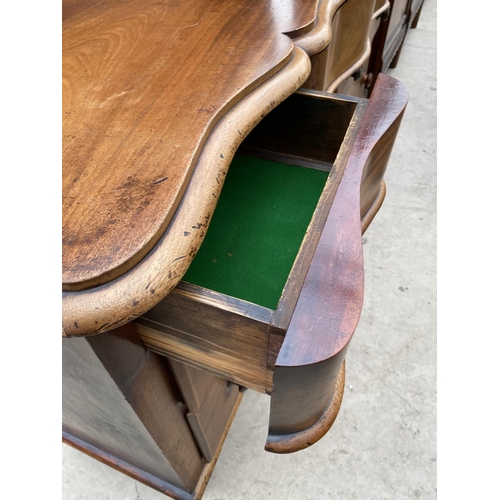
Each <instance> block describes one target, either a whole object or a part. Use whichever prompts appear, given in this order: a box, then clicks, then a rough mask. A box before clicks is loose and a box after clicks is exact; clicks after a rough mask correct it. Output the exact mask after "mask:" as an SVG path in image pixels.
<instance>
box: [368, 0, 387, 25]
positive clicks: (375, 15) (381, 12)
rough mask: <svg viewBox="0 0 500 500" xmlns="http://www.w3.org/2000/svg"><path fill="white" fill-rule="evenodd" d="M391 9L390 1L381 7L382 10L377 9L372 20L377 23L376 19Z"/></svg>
mask: <svg viewBox="0 0 500 500" xmlns="http://www.w3.org/2000/svg"><path fill="white" fill-rule="evenodd" d="M390 8H391V2H389V0H387V2H385V3H384V5H382V7H380V9H377V10H376V11H375V12H374V13H373V16H372V20H373V21H375V19H377V17H379V16H381V15H382V14H383V13H384V12H386V11H387V10H388V9H390Z"/></svg>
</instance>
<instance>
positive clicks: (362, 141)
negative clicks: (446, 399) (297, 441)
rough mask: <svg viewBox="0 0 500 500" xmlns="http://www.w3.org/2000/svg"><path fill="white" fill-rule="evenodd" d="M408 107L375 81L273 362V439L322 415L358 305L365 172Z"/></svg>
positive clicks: (387, 146) (382, 155)
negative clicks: (298, 385) (274, 364)
mask: <svg viewBox="0 0 500 500" xmlns="http://www.w3.org/2000/svg"><path fill="white" fill-rule="evenodd" d="M407 100H408V94H407V92H406V90H405V89H404V87H403V86H402V85H401V84H400V83H399V82H398V81H397V80H394V79H393V78H391V77H388V76H386V75H379V78H378V80H377V84H376V87H375V89H374V92H373V95H372V98H371V100H370V102H369V104H368V108H367V110H366V113H365V115H364V117H363V121H362V123H361V126H360V128H359V131H358V134H357V136H356V142H355V144H354V147H353V149H352V151H351V153H350V156H349V160H348V163H347V166H346V169H345V171H344V175H343V178H342V181H341V184H340V186H339V189H338V192H337V195H336V197H335V200H334V202H333V206H332V209H331V211H330V214H329V216H328V219H327V221H326V224H325V228H324V230H323V232H322V235H321V238H320V240H319V243H318V246H317V248H316V252H315V254H314V257H313V259H312V262H311V265H310V267H309V270H308V273H307V276H306V279H305V282H304V285H303V287H302V290H301V293H300V297H299V299H298V302H297V305H296V307H295V310H294V313H293V316H292V319H291V322H290V326H289V328H288V331H287V334H286V336H285V339H284V341H283V344H282V346H281V350H280V353H279V355H278V359H277V361H276V366H275V372H274V391H273V393H272V394H271V415H270V420H269V429H270V430H269V433H270V434H272V435H274V436H277V435H280V434H283V435H288V434H290V433H291V432H300V431H303V430H305V429H307V428H308V427H311V425H313V423H314V422H315V421H317V419H318V418H319V415H322V414H323V413H324V411H325V410H326V408H327V407H328V402H329V401H330V398H329V397H328V395H331V394H332V393H333V387H334V383H335V380H336V377H337V374H338V372H339V370H340V366H341V362H342V360H343V358H344V356H345V352H346V349H347V346H348V344H349V342H350V340H351V338H352V335H353V333H354V330H355V328H356V325H357V322H358V319H359V316H360V314H361V307H362V302H363V256H362V247H361V234H362V228H361V215H362V214H361V208H360V196H361V195H360V191H361V186H362V178H363V174H364V170H365V165H367V166H368V170H371V168H370V164H371V163H372V162H374V164H378V163H379V162H382V163H384V162H385V161H386V159H387V155H388V154H389V153H390V150H391V148H392V145H393V144H394V141H395V138H396V135H397V130H398V127H399V123H400V121H401V118H402V115H403V112H404V109H405V106H406V103H407ZM384 168H385V166H382V167H380V170H383V169H384ZM374 170H375V171H379V168H374ZM297 384H301V386H302V387H303V390H302V391H300V390H298V389H297ZM304 391H305V392H306V393H307V396H306V395H305V393H304ZM305 398H307V403H308V404H304V403H305ZM298 408H300V410H298ZM274 439H276V438H274Z"/></svg>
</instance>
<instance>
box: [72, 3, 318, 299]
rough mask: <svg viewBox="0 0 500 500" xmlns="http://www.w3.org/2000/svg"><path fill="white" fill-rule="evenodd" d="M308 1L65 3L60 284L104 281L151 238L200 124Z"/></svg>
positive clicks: (140, 253) (203, 135) (276, 56)
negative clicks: (61, 269)
mask: <svg viewBox="0 0 500 500" xmlns="http://www.w3.org/2000/svg"><path fill="white" fill-rule="evenodd" d="M315 10H316V5H315V2H293V1H292V0H286V1H283V0H281V1H278V2H267V1H263V0H250V1H249V0H245V1H242V0H231V1H226V2H218V1H213V0H207V1H204V2H199V1H197V2H194V1H187V2H174V1H171V0H160V1H157V0H155V1H144V0H140V1H138V0H128V1H117V0H112V1H107V2H101V1H71V0H68V1H65V2H63V288H64V289H66V290H79V289H86V288H90V287H92V286H95V285H98V284H102V283H105V282H108V281H110V280H112V279H114V278H116V277H117V276H120V275H121V274H123V273H125V272H126V271H128V270H130V269H131V268H132V267H133V266H134V265H135V264H137V263H138V262H139V261H140V260H141V259H142V258H143V257H144V256H145V255H146V254H147V253H148V252H149V251H150V250H151V249H152V248H153V246H154V245H155V244H156V243H157V241H158V239H159V238H160V237H161V235H162V234H163V233H164V232H165V230H166V228H167V226H168V224H169V222H170V221H171V219H172V216H173V214H174V213H175V210H176V208H177V206H178V204H179V201H180V199H181V197H182V195H183V193H184V190H185V188H186V186H187V184H188V182H189V179H190V176H191V173H192V171H193V168H194V165H195V163H196V161H197V159H198V157H199V154H200V151H201V149H202V148H203V145H204V143H205V141H206V139H207V137H208V135H209V134H210V132H211V131H212V130H213V128H214V127H215V126H216V125H217V123H218V122H219V121H220V119H221V117H222V116H224V114H225V113H226V112H227V110H228V109H230V108H231V107H233V106H234V104H235V103H236V102H238V101H240V100H241V99H242V98H243V97H244V96H245V95H247V94H248V93H249V92H251V91H252V90H254V89H255V88H256V87H257V86H258V85H259V84H260V83H261V82H262V81H264V80H266V79H268V78H269V77H270V76H271V75H272V74H274V73H276V72H277V71H278V70H280V69H281V68H282V67H283V66H284V65H285V64H286V62H287V61H288V60H289V59H290V58H291V55H292V48H293V44H292V42H291V40H290V38H289V37H288V36H285V35H283V34H282V32H284V31H294V30H299V29H300V28H302V27H303V26H306V27H307V26H308V25H310V24H311V22H312V21H313V20H314V15H315ZM284 13H287V15H284ZM210 195H211V194H210V193H208V194H207V196H210Z"/></svg>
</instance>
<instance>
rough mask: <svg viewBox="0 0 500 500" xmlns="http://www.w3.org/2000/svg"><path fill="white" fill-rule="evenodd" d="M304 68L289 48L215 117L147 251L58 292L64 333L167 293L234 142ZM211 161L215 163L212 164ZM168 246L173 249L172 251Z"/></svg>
mask: <svg viewBox="0 0 500 500" xmlns="http://www.w3.org/2000/svg"><path fill="white" fill-rule="evenodd" d="M310 70H311V63H310V60H309V58H308V56H307V55H306V54H305V53H304V52H303V51H302V50H301V49H300V48H298V47H294V49H293V56H292V58H291V60H290V62H289V63H288V64H287V65H286V66H285V67H284V68H283V69H282V70H281V71H280V72H278V73H276V74H275V75H274V76H273V77H272V78H270V79H269V80H267V81H266V82H264V83H263V84H262V85H261V86H260V87H258V88H257V89H256V90H255V91H253V92H252V93H250V94H249V95H247V96H246V97H245V98H244V99H242V100H241V101H239V102H238V103H237V104H236V106H235V107H234V108H232V109H231V110H230V111H229V112H228V113H227V114H226V115H225V116H224V118H223V119H221V121H220V122H219V124H218V125H217V126H216V127H215V129H214V130H213V131H212V134H211V135H210V137H209V138H208V140H207V142H206V144H205V147H204V148H203V151H202V153H201V155H200V158H199V159H198V162H197V165H196V168H195V171H194V173H193V176H192V178H191V180H190V183H189V185H188V187H187V189H186V192H185V194H184V197H183V199H182V200H181V203H180V205H179V208H178V209H177V211H176V213H175V215H174V217H173V219H172V222H171V224H170V226H169V228H168V230H167V232H166V233H165V234H164V235H163V236H162V238H161V239H160V241H159V242H158V243H157V244H156V246H155V247H154V248H153V250H152V251H151V252H150V253H149V254H148V255H147V256H146V257H145V258H144V259H143V260H142V261H141V262H140V263H139V264H138V265H137V266H136V267H134V268H133V269H132V270H131V271H129V272H128V273H127V274H125V275H123V276H121V277H120V278H118V279H116V280H115V281H112V282H110V283H107V284H104V285H102V286H100V287H96V288H92V289H90V290H83V291H80V292H63V299H62V310H63V332H65V336H67V337H70V336H83V335H95V334H98V333H103V332H106V331H108V330H111V329H113V328H117V327H118V326H121V325H123V324H125V323H128V322H129V321H132V320H133V319H135V318H137V317H138V316H140V315H142V314H143V313H145V312H146V311H148V310H149V309H151V308H152V307H154V306H155V305H156V304H157V303H158V302H160V301H161V300H162V299H163V298H164V297H165V296H166V295H167V294H168V293H170V291H171V290H172V289H173V288H174V287H175V286H176V285H177V283H178V282H179V281H180V279H181V278H182V276H183V275H184V273H185V272H186V270H187V268H188V266H189V264H190V263H191V261H192V260H193V258H194V256H195V255H196V252H197V250H198V248H199V246H200V245H201V242H202V241H203V238H204V236H205V234H206V231H207V228H208V225H209V223H210V217H211V214H212V212H213V208H214V207H215V204H216V203H217V200H218V197H219V194H220V191H221V189H222V185H223V183H224V179H225V176H226V174H227V170H228V167H229V165H230V163H231V160H232V158H233V156H234V154H235V152H236V150H237V148H238V146H239V145H240V144H241V142H242V141H243V139H244V138H245V137H246V135H248V133H249V132H250V131H251V130H252V129H253V128H254V127H255V126H256V125H257V123H258V122H259V121H260V120H261V119H262V118H263V117H264V116H265V115H266V114H268V113H269V112H270V111H271V110H272V109H274V108H275V107H276V106H278V105H279V104H280V103H281V102H282V101H284V100H285V99H286V98H287V97H288V96H289V95H291V94H292V93H293V92H295V90H297V89H298V88H299V87H300V86H301V85H302V83H304V82H305V81H306V79H307V77H308V75H309V73H310ZM214 162H217V166H216V167H215V168H214ZM207 190H210V191H211V192H212V197H210V198H208V197H207V196H206V195H205V196H203V195H202V193H203V192H207ZM210 191H209V192H210ZM200 200H202V202H201V203H200ZM200 205H201V206H200ZM200 214H202V215H200ZM203 214H205V215H203ZM192 233H194V234H195V238H193V237H192ZM186 235H191V237H190V238H186V237H185V236H186ZM172 249H175V250H174V255H173V251H172ZM63 335H64V333H63Z"/></svg>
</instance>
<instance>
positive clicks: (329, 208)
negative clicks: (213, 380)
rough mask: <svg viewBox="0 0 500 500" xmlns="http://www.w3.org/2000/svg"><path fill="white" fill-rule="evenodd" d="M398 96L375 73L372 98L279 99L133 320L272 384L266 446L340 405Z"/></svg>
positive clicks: (180, 355) (198, 358)
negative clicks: (211, 209) (184, 251)
mask: <svg viewBox="0 0 500 500" xmlns="http://www.w3.org/2000/svg"><path fill="white" fill-rule="evenodd" d="M407 99H408V96H407V93H406V90H405V89H404V87H403V86H402V84H401V83H399V82H398V81H397V80H394V79H393V78H390V77H388V76H386V75H380V76H379V78H378V80H377V83H376V85H375V88H374V91H373V93H372V97H371V98H370V100H366V99H360V98H355V97H346V96H341V95H332V94H324V93H319V92H314V91H299V92H297V93H296V94H294V95H293V96H291V97H290V98H288V99H287V100H285V101H284V102H283V103H282V104H281V105H279V106H278V107H277V108H276V109H275V110H274V111H272V112H271V113H270V114H269V115H267V116H266V117H265V118H264V119H263V120H262V122H261V123H260V124H259V125H258V126H257V127H256V128H255V129H254V130H253V131H252V132H251V134H250V135H249V136H248V137H247V138H246V140H245V141H244V142H243V144H242V146H241V147H240V149H239V151H238V154H237V156H236V157H235V160H234V161H233V165H232V166H231V168H230V173H229V174H228V178H227V180H226V183H225V186H224V188H223V191H222V194H221V197H220V199H219V202H218V206H217V209H216V212H215V214H214V216H213V220H212V222H211V225H210V228H209V230H208V233H207V235H206V237H205V241H204V243H203V245H202V247H201V249H200V251H199V253H198V255H197V257H196V258H195V260H194V261H193V263H192V264H191V267H190V268H189V270H188V272H187V274H186V275H185V277H184V281H182V282H181V283H180V284H179V285H178V286H177V288H175V289H174V290H173V291H172V292H171V293H170V294H169V295H168V296H167V297H166V298H165V299H163V300H162V301H161V302H160V303H159V304H158V305H157V306H155V307H154V308H153V309H151V310H150V311H148V312H147V313H145V314H144V315H143V316H141V317H140V318H138V319H136V320H135V323H136V325H137V328H138V331H139V334H140V336H141V339H142V341H143V342H144V344H145V345H146V346H147V347H148V348H149V349H151V350H153V351H156V352H158V353H160V354H164V355H167V356H168V357H170V358H172V359H174V360H178V361H181V362H183V363H186V364H189V365H192V366H194V367H196V368H201V369H203V370H205V371H208V372H210V373H212V374H214V375H217V376H219V377H222V378H225V379H227V380H230V381H233V382H235V383H237V384H239V385H242V386H245V387H248V388H251V389H254V390H256V391H260V392H263V393H264V392H265V393H267V394H270V395H271V410H270V419H269V435H268V439H267V443H266V449H267V450H268V451H273V452H277V453H289V452H293V451H297V450H300V449H303V448H306V447H308V446H310V445H311V444H313V443H315V442H316V441H317V440H318V439H320V438H321V437H322V436H323V435H324V434H325V433H326V432H327V431H328V429H329V428H330V426H331V425H332V424H333V422H334V420H335V418H336V415H337V413H338V410H339V407H340V402H341V399H342V393H343V386H344V378H343V376H344V375H343V374H344V369H343V361H344V357H345V354H346V350H347V347H348V345H349V342H350V340H351V338H352V335H353V333H354V330H355V328H356V325H357V322H358V319H359V317H360V314H361V308H362V302H363V255H362V246H361V235H362V232H363V231H364V230H365V229H366V227H367V226H368V225H369V223H370V221H371V220H372V219H373V217H374V215H375V214H376V212H377V210H378V209H379V207H380V205H381V204H382V201H383V198H384V195H385V185H384V183H383V175H384V172H385V168H386V166H387V163H388V160H389V157H390V153H391V150H392V146H393V144H394V141H395V138H396V135H397V131H398V127H399V123H400V121H401V118H402V115H403V112H404V108H405V106H406V102H407ZM249 200H250V201H249ZM274 201H275V203H274V204H273V202H274ZM240 202H241V203H240ZM248 208H249V210H246V209H248ZM245 210H246V211H245ZM274 216H276V218H274V219H273V217H274ZM291 221H292V223H290V222H291ZM245 255H246V259H245V258H242V259H241V260H240V257H244V256H245Z"/></svg>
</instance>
